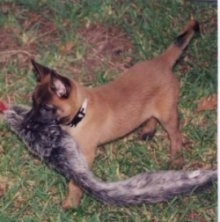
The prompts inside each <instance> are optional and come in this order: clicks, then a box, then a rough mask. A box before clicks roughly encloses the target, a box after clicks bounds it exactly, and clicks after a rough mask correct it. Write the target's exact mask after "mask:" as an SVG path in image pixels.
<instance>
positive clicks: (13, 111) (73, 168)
mask: <svg viewBox="0 0 220 222" xmlns="http://www.w3.org/2000/svg"><path fill="white" fill-rule="evenodd" d="M28 114H29V112H28V109H26V108H22V107H17V106H15V107H11V108H10V109H8V110H7V111H5V119H6V122H7V123H8V124H9V126H10V128H11V129H12V130H13V131H14V132H15V133H16V134H17V135H18V136H19V137H20V138H21V139H22V141H23V142H24V143H25V144H26V146H27V148H28V150H29V151H30V152H31V153H33V154H35V155H36V156H38V157H39V158H40V159H41V160H43V161H45V162H46V164H47V165H48V166H49V167H51V168H53V169H55V170H56V171H58V172H59V173H60V174H62V175H63V176H64V177H65V178H66V179H68V180H70V179H71V180H73V181H74V182H75V183H76V184H77V185H79V186H80V187H81V188H82V189H83V190H85V191H86V192H87V193H89V194H91V195H93V196H94V197H95V198H97V199H98V200H100V201H103V202H106V203H108V204H114V205H119V206H127V205H131V204H141V203H157V202H162V201H167V200H168V199H170V198H173V197H175V196H177V195H180V194H186V193H191V192H193V191H195V190H197V189H198V188H204V187H206V186H207V185H209V184H212V182H213V181H215V180H216V179H217V172H216V171H215V170H196V171H181V170H180V171H158V172H145V173H142V174H139V175H137V176H134V177H131V178H129V179H127V180H124V181H119V182H102V181H100V180H98V179H96V178H95V177H94V176H93V174H92V173H91V171H90V170H89V168H88V166H87V164H86V161H85V160H84V157H83V155H82V154H81V152H80V149H79V147H78V146H77V144H76V142H75V141H74V140H73V138H72V137H71V136H70V135H68V134H67V133H66V132H65V131H63V130H62V129H61V127H60V126H59V125H58V124H57V123H56V121H55V120H54V119H53V117H52V116H51V115H48V114H47V112H44V110H43V109H42V110H41V111H40V112H39V117H38V119H31V118H29V115H28Z"/></svg>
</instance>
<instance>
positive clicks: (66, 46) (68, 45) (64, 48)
mask: <svg viewBox="0 0 220 222" xmlns="http://www.w3.org/2000/svg"><path fill="white" fill-rule="evenodd" d="M73 46H74V43H73V42H66V43H65V44H64V45H61V46H60V47H59V50H60V52H61V53H62V54H67V53H70V52H71V51H72V48H73Z"/></svg>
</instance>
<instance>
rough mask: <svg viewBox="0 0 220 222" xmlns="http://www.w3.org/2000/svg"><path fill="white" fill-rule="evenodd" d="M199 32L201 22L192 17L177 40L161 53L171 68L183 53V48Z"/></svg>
mask: <svg viewBox="0 0 220 222" xmlns="http://www.w3.org/2000/svg"><path fill="white" fill-rule="evenodd" d="M199 32H200V27H199V22H197V21H196V20H194V19H190V20H189V22H188V23H187V24H186V26H185V28H184V29H183V31H182V33H181V34H180V35H179V36H177V38H176V40H175V42H174V43H173V44H172V45H171V46H169V47H168V49H167V50H166V51H165V52H164V53H163V54H162V55H161V58H163V59H164V60H165V61H166V63H167V64H169V67H170V68H172V67H173V66H174V65H175V63H176V61H177V60H178V58H179V57H180V55H181V54H182V52H183V50H184V49H185V48H186V47H187V45H188V44H189V42H190V40H191V39H192V37H193V36H194V34H195V33H199Z"/></svg>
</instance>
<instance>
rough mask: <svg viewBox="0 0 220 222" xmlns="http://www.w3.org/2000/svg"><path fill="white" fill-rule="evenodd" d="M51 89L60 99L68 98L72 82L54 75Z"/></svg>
mask: <svg viewBox="0 0 220 222" xmlns="http://www.w3.org/2000/svg"><path fill="white" fill-rule="evenodd" d="M51 89H52V90H53V91H54V92H55V93H56V95H57V96H58V97H59V98H62V99H65V98H68V97H69V94H70V90H71V81H70V80H69V79H68V78H66V77H64V76H61V75H58V74H53V75H51Z"/></svg>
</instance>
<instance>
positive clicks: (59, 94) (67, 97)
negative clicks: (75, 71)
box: [31, 60, 77, 124]
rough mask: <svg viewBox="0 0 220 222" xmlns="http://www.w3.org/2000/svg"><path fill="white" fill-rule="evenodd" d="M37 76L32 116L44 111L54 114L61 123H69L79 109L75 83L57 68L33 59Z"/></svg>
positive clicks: (47, 113)
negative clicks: (56, 69) (46, 65)
mask: <svg viewBox="0 0 220 222" xmlns="http://www.w3.org/2000/svg"><path fill="white" fill-rule="evenodd" d="M31 62H32V65H33V71H34V73H35V77H36V87H35V89H34V92H33V95H32V100H33V108H32V111H31V113H32V116H33V115H34V116H36V118H37V116H39V114H41V113H42V112H43V113H45V114H46V116H48V115H50V116H53V117H54V118H56V119H57V120H58V122H59V123H63V124H68V123H69V122H70V121H71V119H72V118H73V115H74V114H75V112H76V111H77V107H76V106H77V104H76V101H74V100H76V89H75V87H74V84H73V83H72V82H71V81H70V80H69V79H68V78H66V77H64V76H61V75H60V74H58V73H57V72H56V71H55V70H53V69H50V68H48V67H45V66H43V65H41V64H39V63H37V62H35V61H34V60H32V61H31Z"/></svg>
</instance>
